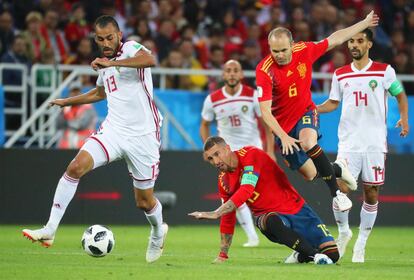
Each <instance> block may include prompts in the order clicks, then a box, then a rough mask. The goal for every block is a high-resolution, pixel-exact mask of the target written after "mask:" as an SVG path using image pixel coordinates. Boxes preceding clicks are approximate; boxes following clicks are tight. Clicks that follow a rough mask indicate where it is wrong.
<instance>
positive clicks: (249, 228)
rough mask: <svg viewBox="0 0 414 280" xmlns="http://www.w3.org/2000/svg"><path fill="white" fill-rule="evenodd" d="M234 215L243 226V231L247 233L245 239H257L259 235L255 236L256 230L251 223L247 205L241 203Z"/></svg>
mask: <svg viewBox="0 0 414 280" xmlns="http://www.w3.org/2000/svg"><path fill="white" fill-rule="evenodd" d="M236 217H237V220H238V221H239V224H240V226H241V227H242V228H243V230H244V232H245V233H246V235H247V239H248V240H249V241H250V240H258V239H259V237H258V236H257V233H256V230H255V228H254V225H253V219H252V214H251V212H250V209H249V207H248V206H247V205H246V204H245V203H243V204H242V205H241V206H240V207H239V208H238V209H237V210H236Z"/></svg>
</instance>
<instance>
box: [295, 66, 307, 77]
mask: <svg viewBox="0 0 414 280" xmlns="http://www.w3.org/2000/svg"><path fill="white" fill-rule="evenodd" d="M296 69H298V72H299V76H300V77H301V78H302V79H304V78H305V75H306V64H305V63H300V64H299V65H298V67H296Z"/></svg>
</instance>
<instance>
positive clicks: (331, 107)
mask: <svg viewBox="0 0 414 280" xmlns="http://www.w3.org/2000/svg"><path fill="white" fill-rule="evenodd" d="M338 106H339V101H336V100H332V99H327V100H326V101H325V102H323V103H322V104H319V105H317V106H316V110H317V111H318V113H319V114H323V113H329V112H332V111H335V110H336V108H338Z"/></svg>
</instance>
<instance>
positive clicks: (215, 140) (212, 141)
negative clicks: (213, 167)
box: [203, 136, 226, 152]
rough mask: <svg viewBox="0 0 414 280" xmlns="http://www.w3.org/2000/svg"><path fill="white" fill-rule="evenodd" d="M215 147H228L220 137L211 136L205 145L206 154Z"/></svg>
mask: <svg viewBox="0 0 414 280" xmlns="http://www.w3.org/2000/svg"><path fill="white" fill-rule="evenodd" d="M214 145H226V141H224V139H223V138H221V137H220V136H210V137H208V138H207V140H206V142H205V143H204V148H203V150H204V152H205V151H208V150H210V149H211V148H212V147H213V146H214Z"/></svg>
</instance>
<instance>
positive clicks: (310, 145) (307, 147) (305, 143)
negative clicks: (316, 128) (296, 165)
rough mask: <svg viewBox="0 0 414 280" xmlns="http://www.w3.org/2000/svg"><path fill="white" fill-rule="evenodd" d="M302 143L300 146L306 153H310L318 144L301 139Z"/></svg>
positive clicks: (310, 140) (311, 140)
mask: <svg viewBox="0 0 414 280" xmlns="http://www.w3.org/2000/svg"><path fill="white" fill-rule="evenodd" d="M301 141H302V142H301V143H300V146H301V148H302V149H303V150H304V151H305V152H307V151H309V150H310V149H312V148H313V147H314V146H315V145H316V144H317V142H315V141H314V140H313V139H303V140H302V139H301Z"/></svg>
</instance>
